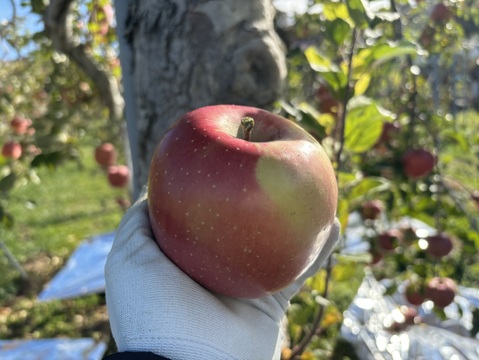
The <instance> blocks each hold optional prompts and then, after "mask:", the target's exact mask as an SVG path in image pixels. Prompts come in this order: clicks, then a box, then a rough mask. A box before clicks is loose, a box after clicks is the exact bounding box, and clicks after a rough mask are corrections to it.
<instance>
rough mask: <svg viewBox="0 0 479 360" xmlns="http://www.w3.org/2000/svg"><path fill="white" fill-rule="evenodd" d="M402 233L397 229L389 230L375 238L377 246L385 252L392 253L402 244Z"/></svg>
mask: <svg viewBox="0 0 479 360" xmlns="http://www.w3.org/2000/svg"><path fill="white" fill-rule="evenodd" d="M402 237H403V235H402V232H401V231H400V230H399V229H389V230H386V231H384V232H382V233H380V234H379V235H378V237H377V242H378V246H379V247H380V248H381V249H383V250H386V251H393V250H394V249H396V247H397V246H398V245H399V243H401V242H402V239H403V238H402Z"/></svg>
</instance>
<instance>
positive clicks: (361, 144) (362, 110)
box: [344, 102, 391, 153]
mask: <svg viewBox="0 0 479 360" xmlns="http://www.w3.org/2000/svg"><path fill="white" fill-rule="evenodd" d="M350 104H351V102H350ZM388 117H389V118H391V115H390V114H388V113H386V112H385V111H383V110H382V109H380V108H379V107H378V105H377V104H376V103H374V102H370V103H367V102H366V103H365V104H359V106H356V107H353V108H351V109H348V113H347V116H346V124H345V131H344V137H345V142H344V147H345V149H347V150H349V151H351V152H353V153H362V152H365V151H367V150H369V149H370V148H372V147H373V146H374V144H376V142H377V140H378V138H379V136H380V135H381V131H382V124H383V121H384V120H385V119H386V118H388Z"/></svg>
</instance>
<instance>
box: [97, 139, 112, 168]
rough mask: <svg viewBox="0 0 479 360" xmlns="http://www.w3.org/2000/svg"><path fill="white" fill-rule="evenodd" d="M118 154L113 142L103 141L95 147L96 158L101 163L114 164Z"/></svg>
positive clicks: (103, 164) (104, 164)
mask: <svg viewBox="0 0 479 360" xmlns="http://www.w3.org/2000/svg"><path fill="white" fill-rule="evenodd" d="M116 155H117V154H116V149H115V146H114V145H113V144H110V143H103V144H101V145H99V146H97V147H96V148H95V160H96V162H97V163H98V164H99V165H102V166H110V165H114V164H115V163H116Z"/></svg>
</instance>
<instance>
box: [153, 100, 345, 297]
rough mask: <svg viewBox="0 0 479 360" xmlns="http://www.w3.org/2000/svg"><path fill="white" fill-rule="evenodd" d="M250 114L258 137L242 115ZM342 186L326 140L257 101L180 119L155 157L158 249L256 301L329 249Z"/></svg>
mask: <svg viewBox="0 0 479 360" xmlns="http://www.w3.org/2000/svg"><path fill="white" fill-rule="evenodd" d="M245 116H249V117H252V118H253V119H254V121H255V126H254V129H253V132H252V136H251V141H246V140H244V139H243V132H242V130H241V126H240V123H241V119H242V118H243V117H245ZM337 200H338V188H337V183H336V178H335V174H334V169H333V167H332V164H331V162H330V160H329V158H328V156H327V154H326V153H325V151H324V150H323V148H322V147H321V146H320V145H319V143H318V142H317V141H316V140H315V139H314V138H313V137H312V136H311V135H309V134H308V133H307V132H306V131H305V130H303V129H302V128H300V127H299V126H297V125H296V124H294V123H293V122H292V121H289V120H286V119H284V118H282V117H279V116H277V115H274V114H272V113H269V112H267V111H264V110H260V109H257V108H253V107H246V106H235V105H217V106H208V107H204V108H200V109H197V110H194V111H192V112H190V113H188V114H186V115H184V116H183V117H181V118H180V119H179V120H178V121H177V122H176V123H175V124H174V125H173V126H172V127H171V128H170V129H169V131H168V132H167V133H166V134H165V135H164V137H163V139H162V140H161V141H160V143H159V145H158V146H157V148H156V150H155V152H154V154H153V158H152V161H151V166H150V172H149V183H148V205H149V215H150V220H151V226H152V229H153V233H154V235H155V238H156V240H157V242H158V244H159V246H160V248H161V250H162V251H163V252H164V253H165V254H166V255H167V256H168V257H169V258H170V259H171V260H172V261H173V262H174V263H175V264H176V265H177V266H178V267H179V268H180V269H182V270H183V271H184V272H185V273H187V274H188V275H189V276H190V277H191V278H193V279H194V280H196V281H197V282H198V283H200V284H201V285H203V286H204V287H205V288H207V289H209V290H211V291H213V292H216V293H220V294H223V295H227V296H231V297H240V298H257V297H261V296H266V295H269V294H272V293H274V292H277V291H279V290H281V289H283V288H284V287H286V286H287V285H289V284H291V283H292V282H293V281H294V280H296V279H297V278H298V277H299V276H300V275H301V274H302V273H303V272H304V271H305V269H307V268H308V267H309V266H310V265H311V262H312V261H313V260H314V259H315V258H316V257H317V255H318V253H319V252H320V251H321V250H322V248H323V246H324V243H325V241H326V239H327V237H328V235H329V233H330V229H331V225H332V224H333V222H334V219H335V214H336V207H337Z"/></svg>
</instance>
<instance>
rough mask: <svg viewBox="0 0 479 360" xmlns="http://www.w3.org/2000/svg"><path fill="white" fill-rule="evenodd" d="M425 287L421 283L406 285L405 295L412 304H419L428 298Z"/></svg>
mask: <svg viewBox="0 0 479 360" xmlns="http://www.w3.org/2000/svg"><path fill="white" fill-rule="evenodd" d="M424 292H425V291H424V287H423V286H422V285H421V284H417V283H411V284H409V285H408V286H407V287H406V291H405V292H404V297H405V298H406V300H407V301H408V302H409V303H410V304H411V305H416V306H419V305H421V304H422V303H423V302H424V301H425V300H426V295H425V294H424Z"/></svg>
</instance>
